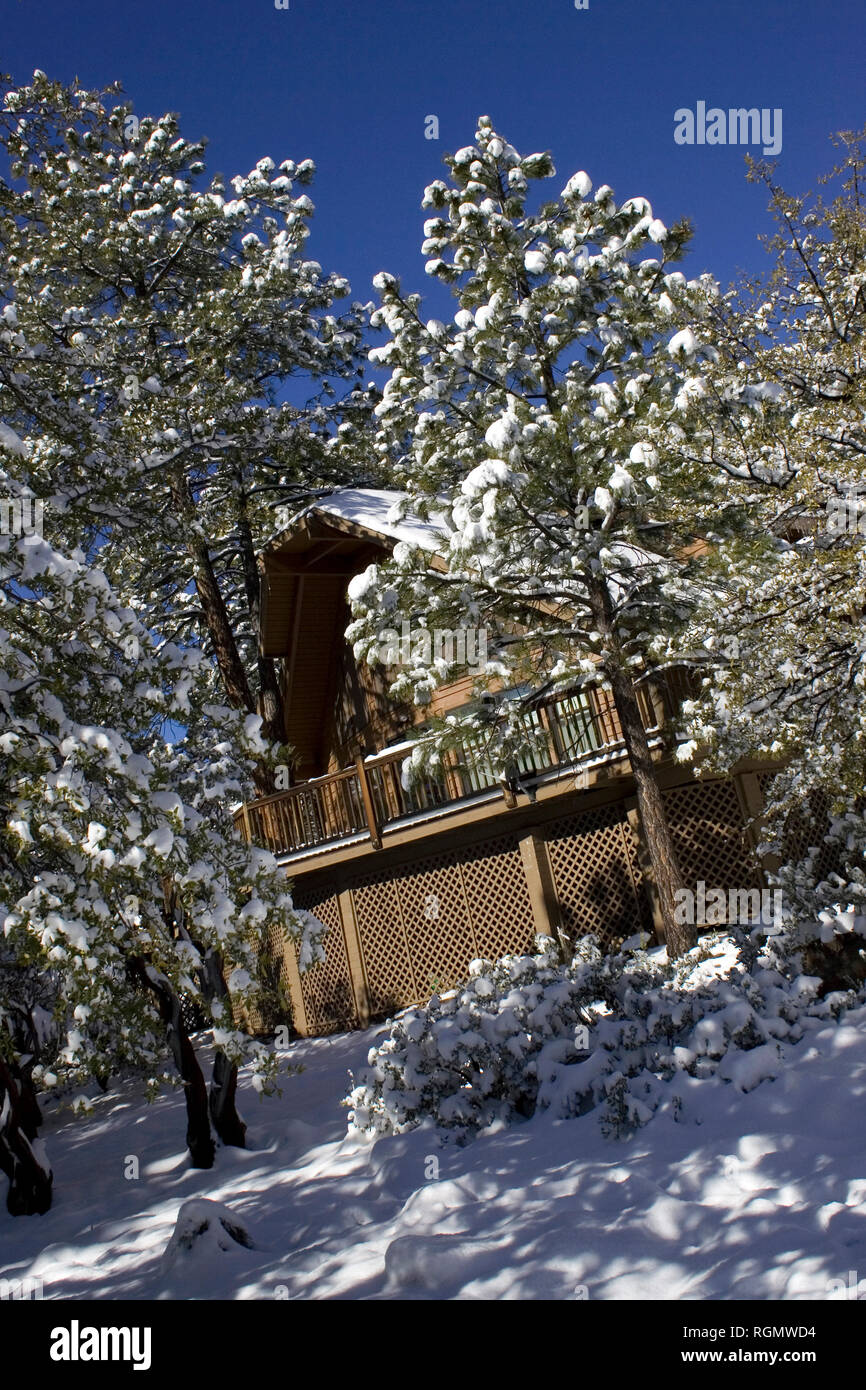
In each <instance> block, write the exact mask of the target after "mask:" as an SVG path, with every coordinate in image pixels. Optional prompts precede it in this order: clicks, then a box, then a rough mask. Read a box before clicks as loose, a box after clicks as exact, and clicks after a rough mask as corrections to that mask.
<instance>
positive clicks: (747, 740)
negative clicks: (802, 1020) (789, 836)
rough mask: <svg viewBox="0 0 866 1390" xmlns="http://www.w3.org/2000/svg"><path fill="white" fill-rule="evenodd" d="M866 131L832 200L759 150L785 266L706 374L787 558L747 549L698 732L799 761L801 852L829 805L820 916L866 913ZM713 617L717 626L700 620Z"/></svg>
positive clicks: (773, 820)
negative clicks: (754, 557) (792, 189)
mask: <svg viewBox="0 0 866 1390" xmlns="http://www.w3.org/2000/svg"><path fill="white" fill-rule="evenodd" d="M864 136H866V132H861V133H860V134H859V135H856V134H854V133H852V132H846V133H843V134H841V135H839V136H838V137H837V139H836V143H837V144H838V145H839V146H841V149H842V158H841V161H840V162H839V164H838V165H837V167H835V168H834V169H833V170H832V171H831V172H830V173H829V174H828V175H827V176H826V178H825V179H823V180H822V182H823V183H824V184H829V186H830V190H831V191H830V194H829V196H828V197H826V198H825V197H824V196H813V195H808V196H797V197H795V196H792V195H790V194H788V193H786V192H785V191H784V190H783V189H782V188H781V187H780V186H779V184H778V182H777V180H776V178H775V174H774V171H773V169H772V166H768V165H766V164H753V165H752V168H751V172H750V177H751V179H752V180H753V181H755V182H757V183H758V184H759V185H760V186H762V187H763V188H765V189H766V190H767V191H768V193H769V195H770V211H771V213H772V215H773V218H774V220H775V222H776V231H775V234H774V235H772V236H770V237H767V238H766V245H767V250H768V251H769V253H770V254H771V256H772V257H773V263H772V270H771V272H770V273H769V274H768V275H767V276H763V277H757V278H755V279H754V280H749V281H746V282H744V283H742V284H741V285H739V286H737V287H735V289H734V290H732V291H731V293H730V294H729V295H728V296H727V297H726V298H725V300H724V301H720V302H719V303H718V305H717V306H716V329H715V336H716V340H717V342H718V345H719V358H718V361H717V363H715V364H709V367H708V369H707V370H706V371H705V372H704V373H703V380H702V387H701V389H702V391H703V393H704V394H703V397H702V401H701V410H700V419H699V420H696V422H695V423H696V424H697V425H698V426H701V425H702V426H703V431H704V432H703V436H702V438H701V435H700V433H698V435H697V438H698V439H701V442H702V447H703V451H704V452H703V457H704V459H705V460H706V461H708V462H710V463H712V464H713V465H715V466H716V467H718V468H719V469H721V470H722V471H724V473H725V474H726V475H727V478H728V487H729V490H730V492H731V494H732V495H737V496H739V497H740V498H741V499H742V500H743V502H744V504H745V505H746V506H747V507H748V508H749V510H750V512H751V514H752V516H753V518H754V521H755V524H756V525H758V524H760V525H761V526H762V527H763V528H764V531H765V534H766V536H767V537H768V540H769V541H771V542H772V548H773V550H774V552H775V553H774V555H773V557H772V564H771V566H770V568H769V572H768V570H767V567H766V565H764V564H762V565H760V566H758V567H755V566H754V565H752V564H750V563H743V557H742V556H737V555H736V554H734V555H732V556H731V557H730V558H731V565H730V574H729V578H730V580H731V581H732V588H733V592H734V597H733V598H732V601H731V602H730V603H729V604H728V606H727V609H726V611H725V613H724V616H723V619H722V621H723V623H724V627H725V630H726V632H727V633H728V635H729V638H730V639H731V640H733V641H735V642H736V646H737V660H735V661H733V662H731V663H730V664H729V665H727V666H724V667H720V668H719V669H718V670H716V671H715V673H714V678H713V681H712V684H711V686H710V687H709V689H708V693H707V699H706V701H704V702H702V703H701V704H700V705H699V706H698V707H697V708H696V710H695V711H694V714H693V717H692V720H691V734H692V736H693V738H694V740H695V742H696V744H698V745H703V746H704V747H705V748H706V749H710V750H712V752H711V755H710V756H708V757H707V759H706V762H707V765H708V766H709V765H710V764H711V762H712V765H714V766H722V767H724V766H729V765H730V764H731V763H733V762H735V761H736V760H737V758H739V757H743V756H749V755H753V754H769V755H771V756H774V757H780V758H785V759H789V760H790V761H789V763H788V766H787V768H786V769H785V771H784V772H781V773H780V774H779V775H778V776H777V777H776V778H774V780H773V783H772V788H771V799H770V803H769V805H768V807H767V818H766V837H767V840H768V842H770V843H772V845H773V847H774V849H775V850H776V851H777V852H778V853H779V854H780V855H782V856H783V858H784V856H785V854H786V848H785V845H786V827H787V828H788V829H790V822H791V816H792V813H794V816H795V819H796V817H797V815H798V814H802V813H803V812H806V813H807V815H808V812H809V806H810V802H811V805H812V809H813V810H819V809H820V808H821V806H822V805H823V806H824V807H826V806H827V805H829V807H830V809H831V812H832V821H833V823H832V830H831V842H832V844H833V847H834V849H835V856H836V859H837V869H836V870H835V871H834V872H833V873H832V874H831V875H830V876H829V878H828V877H826V876H825V875H823V874H822V873H821V872H820V866H819V856H816V855H814V854H812V853H811V852H809V853H807V854H806V855H805V858H803V859H802V861H801V862H799V863H794V864H789V865H787V868H786V872H785V874H784V879H785V883H786V887H787V889H788V890H789V893H790V900H791V904H792V906H794V907H795V908H796V909H797V914H798V916H799V917H800V919H801V921H802V922H803V923H807V922H809V921H810V920H811V921H812V922H814V920H815V918H816V916H817V914H819V913H821V912H823V911H824V910H825V909H831V908H832V907H834V906H836V905H841V906H842V907H843V908H844V907H846V906H854V907H855V908H856V909H857V910H858V911H859V912H861V913H862V912H863V911H864V902H866V873H864V867H866V866H864V854H866V819H864V814H863V812H864V806H863V789H864V785H866V760H864V746H866V717H864V702H863V689H864V672H866V621H864V614H866V468H864V463H866V359H864V351H863V341H864V331H866V206H864V201H863V180H864V167H866V163H864V161H866V155H864V149H863V143H862V142H863V139H864ZM765 558H766V557H765ZM699 617H700V618H701V620H702V621H703V622H704V628H703V633H705V631H706V615H699ZM714 621H715V622H718V621H719V616H718V614H716V615H714ZM695 632H696V638H697V640H701V638H702V636H703V633H702V630H701V625H700V623H699V624H698V625H697V626H696V630H695ZM824 829H825V827H823V826H821V824H820V817H819V820H818V823H817V826H815V827H814V828H813V831H812V835H811V837H810V839H809V844H810V845H814V844H815V837H816V836H817V840H818V843H817V845H816V846H815V847H816V848H817V849H818V851H819V854H820V853H821V852H823V850H824V845H823V842H822V836H823V833H824ZM825 862H826V860H825ZM831 915H832V914H831ZM828 920H829V919H828ZM849 925H850V923H849ZM828 930H829V929H828Z"/></svg>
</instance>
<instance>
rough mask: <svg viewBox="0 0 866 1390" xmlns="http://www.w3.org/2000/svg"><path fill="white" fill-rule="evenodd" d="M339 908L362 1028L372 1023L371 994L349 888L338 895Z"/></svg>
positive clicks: (350, 974)
mask: <svg viewBox="0 0 866 1390" xmlns="http://www.w3.org/2000/svg"><path fill="white" fill-rule="evenodd" d="M337 907H338V909H339V913H340V921H341V922H342V924H343V939H344V940H345V943H346V959H347V961H348V964H349V977H350V979H351V982H352V993H353V994H354V996H355V1012H356V1013H357V1016H358V1022H359V1023H360V1025H361V1027H362V1028H366V1027H367V1025H368V1024H369V1022H370V993H369V990H368V989H367V976H366V974H365V973H364V957H363V953H362V951H361V934H360V932H359V930H358V919H357V918H356V916H355V903H354V900H353V898H352V894H351V892H350V890H349V889H348V888H345V889H343V890H342V891H341V892H339V893H338V894H337Z"/></svg>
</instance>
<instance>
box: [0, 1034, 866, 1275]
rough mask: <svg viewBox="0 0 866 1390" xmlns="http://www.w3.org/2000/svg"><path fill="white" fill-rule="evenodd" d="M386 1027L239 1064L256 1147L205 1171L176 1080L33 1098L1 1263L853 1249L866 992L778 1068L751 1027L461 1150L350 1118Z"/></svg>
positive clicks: (813, 1268) (858, 1235)
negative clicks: (116, 1091)
mask: <svg viewBox="0 0 866 1390" xmlns="http://www.w3.org/2000/svg"><path fill="white" fill-rule="evenodd" d="M383 1031H384V1030H382V1029H371V1030H369V1031H367V1032H366V1033H354V1034H348V1035H343V1036H338V1037H335V1038H332V1039H328V1038H318V1039H309V1040H302V1041H300V1042H298V1043H295V1044H293V1045H292V1048H291V1054H290V1055H291V1058H292V1060H293V1061H297V1062H300V1063H303V1064H304V1066H305V1068H306V1069H305V1071H304V1072H303V1073H302V1074H301V1075H299V1076H294V1077H290V1078H289V1079H288V1080H287V1081H286V1082H285V1084H284V1088H283V1096H282V1098H281V1099H277V1098H272V1099H259V1098H258V1097H257V1096H256V1094H255V1092H254V1091H253V1089H252V1087H251V1085H250V1075H249V1071H248V1069H247V1070H245V1071H244V1072H243V1073H242V1077H241V1085H240V1093H239V1104H240V1109H241V1112H242V1114H243V1116H244V1118H245V1119H246V1120H247V1121H248V1122H249V1126H250V1128H249V1135H248V1137H249V1143H250V1147H249V1148H248V1149H246V1150H239V1149H225V1148H220V1149H219V1150H218V1153H217V1160H216V1166H215V1168H214V1169H213V1170H211V1171H210V1172H202V1171H197V1170H194V1169H191V1168H190V1167H189V1164H188V1160H187V1157H186V1154H185V1151H184V1147H183V1133H184V1129H185V1121H184V1110H183V1101H182V1098H181V1096H180V1094H179V1093H170V1094H166V1095H163V1096H162V1097H160V1098H159V1099H158V1100H156V1101H155V1102H154V1103H153V1104H152V1105H150V1106H148V1105H147V1104H146V1103H145V1102H144V1100H143V1099H142V1098H141V1096H140V1095H139V1094H138V1093H137V1090H136V1087H135V1086H133V1085H132V1084H131V1083H125V1084H124V1086H123V1088H122V1091H121V1094H120V1095H119V1096H118V1095H115V1097H114V1098H113V1099H112V1098H110V1097H107V1096H102V1095H99V1094H97V1096H96V1098H95V1099H94V1100H93V1108H94V1115H93V1117H92V1118H91V1119H89V1120H83V1119H78V1118H73V1117H71V1116H70V1115H69V1112H68V1111H63V1110H60V1109H59V1107H58V1106H57V1104H56V1102H51V1103H50V1105H49V1114H48V1118H47V1120H46V1124H45V1127H44V1128H45V1131H46V1136H45V1137H46V1139H47V1142H48V1148H49V1152H50V1156H51V1160H52V1163H53V1165H54V1172H55V1194H56V1196H55V1205H54V1207H53V1209H52V1210H51V1211H50V1212H48V1213H47V1214H46V1215H45V1216H42V1217H32V1218H28V1219H24V1218H12V1217H10V1216H8V1215H7V1214H6V1212H5V1211H3V1212H2V1214H0V1246H2V1252H3V1253H2V1265H0V1277H2V1278H9V1279H11V1278H18V1279H20V1278H22V1277H24V1276H28V1275H29V1276H31V1277H39V1278H41V1279H43V1281H44V1296H45V1298H46V1299H57V1298H108V1299H130V1298H131V1299H139V1298H148V1297H158V1298H169V1297H172V1296H175V1293H176V1292H177V1289H179V1288H180V1286H181V1283H182V1293H181V1296H182V1297H185V1298H228V1299H256V1298H265V1299H288V1298H292V1299H306V1298H338V1299H339V1298H373V1299H388V1298H399V1299H433V1298H436V1299H458V1298H462V1299H472V1300H478V1299H500V1298H501V1299H557V1300H560V1299H561V1300H574V1299H585V1298H589V1299H590V1300H594V1299H617V1300H631V1299H646V1298H651V1299H671V1300H673V1299H685V1300H697V1299H700V1300H703V1299H749V1298H755V1299H762V1300H766V1299H773V1300H775V1299H786V1300H787V1299H794V1300H798V1299H812V1298H817V1299H826V1298H830V1297H839V1296H843V1295H841V1294H840V1292H838V1291H839V1290H842V1288H843V1285H844V1283H845V1279H846V1276H847V1271H849V1270H851V1269H858V1268H859V1269H862V1268H863V1267H864V1260H866V1222H864V1217H866V1183H864V1181H863V1176H862V1174H863V1164H862V1151H863V1142H864V1137H866V1136H864V1129H866V1121H864V1119H863V1114H864V1100H866V1009H863V1008H861V1009H858V1010H854V1011H852V1012H851V1013H849V1014H847V1015H846V1017H845V1019H844V1021H843V1022H842V1023H839V1024H833V1023H824V1022H820V1023H818V1025H817V1026H816V1028H815V1029H814V1030H813V1031H811V1032H810V1033H809V1034H808V1035H807V1037H806V1038H805V1039H804V1040H803V1041H802V1042H800V1043H799V1044H797V1045H795V1046H794V1047H793V1048H791V1049H790V1051H789V1052H788V1055H787V1059H786V1063H785V1066H784V1069H783V1070H781V1071H780V1072H779V1074H778V1076H777V1079H775V1080H764V1081H763V1082H762V1083H761V1084H757V1073H758V1072H759V1071H763V1070H764V1063H765V1062H766V1060H767V1059H766V1058H764V1056H763V1054H764V1052H765V1049H764V1048H757V1049H754V1050H753V1051H752V1052H747V1053H743V1054H742V1060H743V1065H744V1067H745V1065H746V1063H747V1062H748V1061H749V1059H752V1060H751V1062H750V1066H751V1067H752V1068H753V1070H754V1074H753V1075H752V1076H751V1077H750V1078H747V1077H746V1076H738V1077H736V1078H732V1084H726V1083H725V1082H724V1081H723V1080H722V1079H721V1078H720V1077H713V1078H709V1079H704V1080H696V1079H693V1078H683V1085H682V1089H681V1094H682V1096H683V1105H682V1108H681V1109H680V1110H679V1111H677V1109H676V1108H675V1107H673V1106H671V1105H668V1106H665V1107H663V1108H662V1109H661V1110H660V1111H658V1112H657V1114H656V1115H655V1117H654V1118H653V1120H652V1121H651V1123H650V1124H648V1125H647V1126H646V1127H645V1128H644V1129H641V1130H639V1131H638V1132H637V1134H636V1135H635V1137H633V1138H632V1139H629V1140H626V1141H618V1142H617V1141H612V1140H607V1139H605V1138H604V1137H603V1136H602V1135H601V1133H600V1132H599V1129H598V1124H597V1120H596V1118H595V1116H594V1114H592V1113H590V1114H588V1115H585V1116H583V1117H582V1118H579V1119H570V1120H559V1119H554V1118H552V1116H551V1115H550V1113H549V1112H545V1113H543V1114H539V1115H537V1116H536V1117H535V1118H533V1119H532V1120H529V1121H525V1122H523V1123H520V1124H517V1125H514V1126H512V1127H510V1128H500V1129H499V1130H497V1131H489V1132H487V1133H485V1134H483V1135H482V1136H481V1137H480V1138H478V1139H477V1140H475V1141H474V1142H473V1143H470V1144H468V1145H466V1146H465V1147H462V1148H461V1147H457V1146H454V1145H452V1146H448V1147H439V1145H438V1141H437V1139H436V1136H435V1134H434V1133H432V1132H431V1131H430V1130H429V1129H426V1128H421V1129H418V1130H415V1131H413V1132H411V1133H408V1134H403V1135H399V1136H397V1137H384V1138H380V1139H377V1140H375V1141H373V1142H371V1141H370V1140H368V1139H366V1138H364V1137H362V1136H357V1135H354V1136H352V1137H347V1135H346V1119H345V1112H344V1111H342V1110H341V1109H340V1107H339V1101H340V1098H341V1096H342V1095H343V1094H344V1092H345V1090H346V1079H347V1070H348V1069H351V1070H353V1071H354V1072H355V1073H356V1074H357V1073H358V1071H359V1070H361V1069H362V1068H363V1066H364V1064H365V1059H366V1055H367V1052H368V1050H369V1048H370V1047H371V1045H373V1044H374V1043H375V1042H376V1041H377V1040H378V1039H379V1038H380V1037H381V1036H382V1035H383ZM769 1070H770V1069H768V1071H769ZM744 1081H745V1082H746V1083H747V1089H746V1091H745V1093H744V1090H743V1089H742V1083H743V1082H744ZM751 1081H754V1082H755V1083H756V1088H755V1089H754V1090H752V1089H748V1085H749V1083H750V1082H751ZM130 1155H134V1156H136V1157H137V1158H138V1160H139V1166H140V1177H139V1178H138V1179H129V1178H127V1177H125V1176H124V1172H125V1168H126V1171H128V1169H129V1165H128V1162H127V1160H128V1157H129V1156H130ZM437 1168H438V1176H437V1175H436V1174H437ZM95 1174H98V1175H99V1181H98V1182H94V1175H95ZM213 1204H216V1205H213ZM224 1223H227V1224H228V1225H229V1226H230V1227H232V1228H233V1230H234V1231H236V1232H239V1233H241V1237H242V1238H241V1241H240V1242H239V1240H238V1237H237V1235H234V1236H232V1234H231V1232H228V1234H227V1233H226V1224H224ZM205 1224H206V1227H207V1229H206V1230H200V1229H199V1228H201V1227H202V1226H203V1225H205ZM196 1232H198V1234H196ZM858 1251H859V1254H858ZM832 1280H838V1281H840V1282H839V1284H838V1285H835V1286H834V1285H833V1284H832V1283H831V1281H832ZM834 1289H835V1290H837V1291H836V1292H831V1291H832V1290H834Z"/></svg>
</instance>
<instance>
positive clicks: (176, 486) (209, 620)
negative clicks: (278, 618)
mask: <svg viewBox="0 0 866 1390" xmlns="http://www.w3.org/2000/svg"><path fill="white" fill-rule="evenodd" d="M172 497H173V500H174V502H175V505H176V507H177V509H178V515H179V516H181V517H182V518H183V521H184V525H185V528H186V534H187V550H188V552H189V555H190V557H191V559H192V562H193V576H194V579H195V587H196V593H197V594H198V598H199V602H200V604H201V609H202V613H203V615H204V622H205V626H206V627H207V630H208V635H209V637H210V640H211V643H212V645H213V650H214V656H215V657H216V662H217V667H218V669H219V673H220V677H221V679H222V683H223V689H224V690H225V692H226V698H227V699H228V701H229V703H230V704H231V705H233V706H234V707H235V709H243V710H246V711H247V713H248V714H256V713H258V712H259V711H257V710H256V704H255V701H254V700H253V695H252V691H251V690H250V683H249V680H248V679H247V673H246V669H245V667H244V664H243V662H242V660H241V655H240V651H239V649H238V644H237V639H236V637H235V633H234V629H233V628H232V625H231V621H230V619H229V614H228V609H227V608H226V605H225V600H224V599H223V596H222V590H221V589H220V586H219V581H218V579H217V577H216V574H215V572H214V567H213V561H212V560H211V555H210V546H209V545H208V542H207V538H206V537H205V536H204V535H202V534H201V532H200V530H198V529H197V526H198V522H197V518H196V513H195V507H194V505H193V502H192V499H191V498H190V495H189V489H188V488H187V484H186V479H185V478H184V477H183V476H180V477H177V478H175V480H174V482H173V484H172ZM250 544H252V537H250ZM253 563H255V557H254V555H253ZM256 601H257V604H258V589H257V590H256ZM257 612H258V609H257ZM262 660H265V658H262ZM270 664H271V666H272V667H273V662H271V663H270ZM273 684H274V686H275V687H276V689H277V693H278V694H279V687H278V685H277V678H276V670H275V668H274V672H273ZM268 701H270V694H269V697H268ZM268 708H269V709H270V703H268ZM263 718H264V729H263V732H264V733H265V736H266V737H268V738H273V734H272V732H271V729H272V727H276V725H277V724H279V726H280V732H279V735H278V737H277V739H276V741H277V742H282V740H283V733H282V707H281V706H280V707H279V708H278V709H277V708H274V709H273V710H272V711H271V717H270V721H269V718H268V715H267V713H264V714H263ZM253 782H254V784H255V788H256V793H257V794H258V795H259V796H270V794H271V792H272V791H273V790H274V785H273V773H272V772H271V770H270V768H269V767H267V766H265V765H263V764H256V766H255V767H254V769H253Z"/></svg>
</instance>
